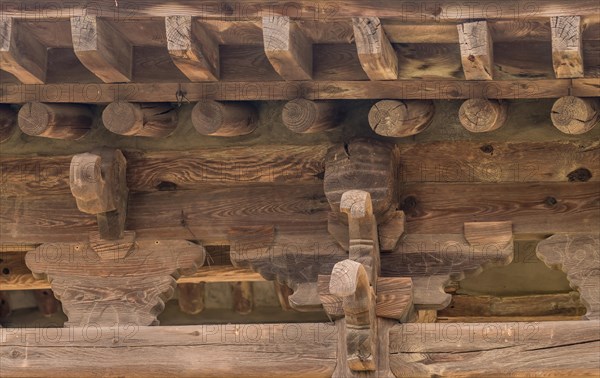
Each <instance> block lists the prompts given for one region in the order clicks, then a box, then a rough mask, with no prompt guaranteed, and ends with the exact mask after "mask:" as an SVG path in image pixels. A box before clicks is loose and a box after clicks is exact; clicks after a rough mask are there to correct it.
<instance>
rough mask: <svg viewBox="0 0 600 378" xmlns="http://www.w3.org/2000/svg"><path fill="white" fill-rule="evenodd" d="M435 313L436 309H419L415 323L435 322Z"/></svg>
mask: <svg viewBox="0 0 600 378" xmlns="http://www.w3.org/2000/svg"><path fill="white" fill-rule="evenodd" d="M437 313H438V312H437V310H419V311H418V314H417V320H416V321H415V323H435V322H436V321H437Z"/></svg>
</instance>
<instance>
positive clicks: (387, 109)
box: [369, 100, 435, 138]
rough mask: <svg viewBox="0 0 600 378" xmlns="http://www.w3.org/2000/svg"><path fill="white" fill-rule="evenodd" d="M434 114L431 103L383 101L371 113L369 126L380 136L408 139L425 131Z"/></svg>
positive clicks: (374, 106) (372, 108) (375, 105)
mask: <svg viewBox="0 0 600 378" xmlns="http://www.w3.org/2000/svg"><path fill="white" fill-rule="evenodd" d="M434 112H435V110H434V107H433V102H431V101H419V100H407V101H398V100H381V101H378V102H377V103H375V104H374V105H373V106H372V107H371V110H370V111H369V126H371V129H373V131H375V132H376V133H377V134H379V135H383V136H386V137H394V138H401V137H407V136H411V135H415V134H418V133H420V132H422V131H423V130H425V129H426V128H427V126H429V125H430V124H431V120H432V119H433V114H434Z"/></svg>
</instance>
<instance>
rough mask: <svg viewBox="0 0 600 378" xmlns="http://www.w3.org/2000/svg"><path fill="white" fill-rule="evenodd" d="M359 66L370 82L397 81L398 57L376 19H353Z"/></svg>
mask: <svg viewBox="0 0 600 378" xmlns="http://www.w3.org/2000/svg"><path fill="white" fill-rule="evenodd" d="M352 28H353V29H354V40H355V43H356V50H357V51H358V59H359V60H360V64H361V66H362V68H363V70H364V71H365V73H366V74H367V76H368V77H369V79H371V80H396V79H398V57H397V56H396V52H395V51H394V48H393V47H392V45H391V44H390V41H389V40H388V38H387V36H386V35H385V31H384V30H383V28H382V27H381V21H380V20H379V18H377V17H353V18H352Z"/></svg>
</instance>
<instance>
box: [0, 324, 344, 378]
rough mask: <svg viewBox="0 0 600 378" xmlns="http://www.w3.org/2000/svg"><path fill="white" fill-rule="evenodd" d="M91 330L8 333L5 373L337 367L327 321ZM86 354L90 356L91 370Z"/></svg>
mask: <svg viewBox="0 0 600 378" xmlns="http://www.w3.org/2000/svg"><path fill="white" fill-rule="evenodd" d="M88 328H89V327H88ZM86 330H87V328H57V329H53V330H51V331H49V330H48V329H46V328H14V329H9V328H4V329H2V330H1V331H0V332H1V333H0V363H1V364H2V373H3V374H5V375H7V376H28V377H49V376H50V377H82V376H90V375H98V374H100V375H114V374H116V375H120V376H131V375H146V376H153V377H158V376H161V377H162V376H164V377H167V376H173V375H177V376H182V377H198V376H205V377H219V376H230V375H231V374H234V375H235V376H239V377H262V376H265V374H267V375H268V374H274V375H277V376H284V375H285V376H289V377H331V375H332V373H333V370H334V368H335V364H336V341H337V330H336V329H335V326H332V325H330V324H325V323H308V324H286V323H283V324H227V325H201V326H177V327H131V326H128V325H127V324H122V323H119V324H116V325H115V326H113V327H106V328H101V327H94V331H93V332H95V333H93V335H92V333H88V331H86ZM47 332H49V333H47ZM45 335H48V337H46V336H45ZM91 346H93V348H90V347H91ZM82 356H87V357H86V360H87V362H86V364H85V365H82V364H81V357H82ZM198 356H202V358H201V359H199V358H198Z"/></svg>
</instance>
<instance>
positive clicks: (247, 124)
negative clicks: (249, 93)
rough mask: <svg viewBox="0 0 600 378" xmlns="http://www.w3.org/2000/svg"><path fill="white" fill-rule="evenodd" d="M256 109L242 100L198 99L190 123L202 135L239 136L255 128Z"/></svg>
mask: <svg viewBox="0 0 600 378" xmlns="http://www.w3.org/2000/svg"><path fill="white" fill-rule="evenodd" d="M257 119H258V115H257V113H256V109H255V108H254V107H253V106H252V105H250V104H247V103H244V102H217V101H213V100H207V101H200V102H198V103H197V104H196V105H195V106H194V109H192V125H194V128H195V129H196V131H198V132H199V133H200V134H202V135H213V136H228V137H231V136H239V135H246V134H250V133H251V132H253V131H254V129H256V126H257V122H256V121H257Z"/></svg>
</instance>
